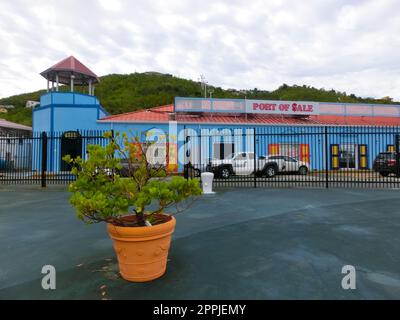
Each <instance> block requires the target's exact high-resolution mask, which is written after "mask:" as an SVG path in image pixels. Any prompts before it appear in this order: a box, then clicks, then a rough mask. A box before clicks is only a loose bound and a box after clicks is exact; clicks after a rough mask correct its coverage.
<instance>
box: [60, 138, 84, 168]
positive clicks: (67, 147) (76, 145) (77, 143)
mask: <svg viewBox="0 0 400 320" xmlns="http://www.w3.org/2000/svg"><path fill="white" fill-rule="evenodd" d="M68 154H69V155H70V156H71V158H73V159H75V158H76V157H82V136H81V134H80V133H79V132H78V131H67V132H64V134H63V135H62V137H61V155H60V161H61V165H60V167H61V171H71V165H70V164H68V163H66V162H65V161H64V160H63V159H62V158H63V157H64V156H66V155H68Z"/></svg>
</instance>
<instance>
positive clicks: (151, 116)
mask: <svg viewBox="0 0 400 320" xmlns="http://www.w3.org/2000/svg"><path fill="white" fill-rule="evenodd" d="M173 111H174V105H173V104H170V105H165V106H160V107H155V108H150V109H144V110H138V111H133V112H128V113H122V114H117V115H113V116H108V117H105V118H103V119H101V120H100V121H101V122H168V121H169V120H170V119H171V118H170V117H169V114H170V113H173ZM175 120H176V121H178V122H182V123H203V124H206V123H215V124H230V125H234V124H271V125H278V124H282V125H368V126H400V118H399V117H363V116H357V117H355V116H332V115H329V116H328V115H318V116H310V117H308V118H295V117H290V116H279V115H267V114H247V117H246V115H243V114H242V115H239V114H236V115H235V114H221V113H219V114H211V113H202V114H187V113H179V112H178V113H175Z"/></svg>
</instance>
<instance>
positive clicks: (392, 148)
mask: <svg viewBox="0 0 400 320" xmlns="http://www.w3.org/2000/svg"><path fill="white" fill-rule="evenodd" d="M216 131H217V132H216ZM191 132H193V130H191ZM399 134H400V128H399V127H375V126H374V127H351V126H340V127H339V126H315V127H311V126H308V127H303V126H290V127H289V126H276V127H273V126H271V127H259V128H236V129H232V130H229V129H223V130H214V131H212V132H211V133H205V132H204V130H201V132H199V133H198V135H191V136H188V135H187V136H186V139H185V141H186V144H185V148H186V152H185V154H186V165H185V176H187V177H195V176H200V173H201V172H204V171H209V172H213V173H214V186H215V187H254V188H257V187H277V188H286V187H310V188H331V187H365V188H399V187H400V178H399V177H400V152H399V151H400V150H399V140H400V138H399V137H400V135H399Z"/></svg>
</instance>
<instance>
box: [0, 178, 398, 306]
mask: <svg viewBox="0 0 400 320" xmlns="http://www.w3.org/2000/svg"><path fill="white" fill-rule="evenodd" d="M399 192H400V190H371V189H328V190H325V189H300V188H299V189H279V188H274V189H269V188H256V189H242V188H235V189H230V190H229V189H219V190H217V193H216V194H214V195H209V196H202V198H201V200H199V201H197V202H196V203H195V204H194V205H193V206H192V207H191V208H190V210H189V211H187V212H186V213H183V214H181V215H178V216H177V228H176V232H175V234H174V239H173V243H172V248H171V251H170V257H169V259H170V261H169V264H168V270H167V273H166V274H165V275H164V276H163V277H162V278H160V279H158V280H156V281H153V282H150V283H142V284H138V283H129V282H126V281H124V280H122V279H121V278H119V277H118V273H117V264H116V261H115V256H114V252H113V249H112V244H111V241H110V239H109V237H108V235H107V234H106V230H105V225H103V224H96V225H85V224H83V223H82V222H81V221H79V220H78V219H76V218H75V215H74V210H73V208H72V207H70V205H69V204H68V196H69V195H68V193H67V192H65V190H64V188H63V187H58V186H52V187H49V188H47V189H45V190H41V189H39V188H38V187H37V186H0V298H1V299H27V298H37V299H398V298H400V268H399V266H400V257H399V250H398V248H399V247H400V232H399V231H400V214H399V211H398V208H399V207H400V197H399ZM48 264H50V265H53V266H54V267H55V268H56V271H57V288H56V290H50V291H46V290H43V289H42V288H41V279H42V278H41V277H42V276H43V275H42V274H41V268H42V266H43V265H48ZM344 265H353V266H354V267H355V268H356V275H357V278H356V284H357V287H356V289H355V290H344V289H343V288H342V287H341V281H342V278H343V276H344V275H343V274H342V273H341V270H342V267H343V266H344Z"/></svg>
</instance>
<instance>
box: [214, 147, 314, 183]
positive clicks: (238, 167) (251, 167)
mask: <svg viewBox="0 0 400 320" xmlns="http://www.w3.org/2000/svg"><path fill="white" fill-rule="evenodd" d="M208 169H209V170H210V171H212V172H213V173H214V174H215V175H216V177H219V178H223V179H228V178H229V177H230V176H231V175H240V176H246V175H251V174H255V175H257V176H259V177H262V176H266V177H268V178H272V177H273V176H275V175H276V174H278V173H282V172H294V173H299V174H302V175H306V174H307V173H308V171H309V169H310V168H309V164H308V163H306V162H304V161H299V160H297V159H295V158H292V157H288V156H283V155H271V156H260V157H258V159H256V160H254V153H253V152H239V153H233V154H231V155H230V156H228V157H227V158H225V159H221V160H216V159H213V160H211V163H210V165H209V168H208Z"/></svg>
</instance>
